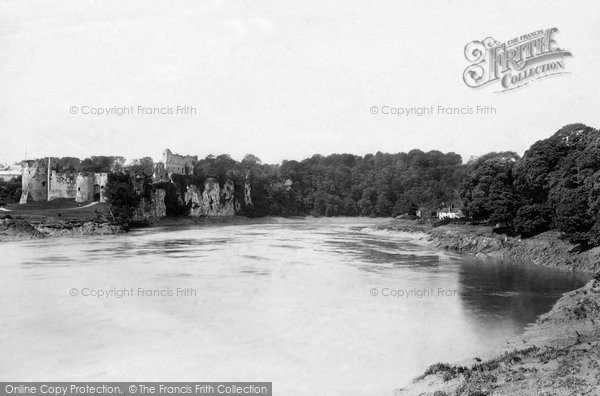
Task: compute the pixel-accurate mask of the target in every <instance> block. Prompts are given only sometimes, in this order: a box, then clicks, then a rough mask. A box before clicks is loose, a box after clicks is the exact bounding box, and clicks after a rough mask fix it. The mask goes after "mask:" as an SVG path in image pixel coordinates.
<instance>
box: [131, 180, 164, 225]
mask: <svg viewBox="0 0 600 396" xmlns="http://www.w3.org/2000/svg"><path fill="white" fill-rule="evenodd" d="M165 195H166V193H165V190H163V189H162V188H157V189H155V190H154V191H152V193H151V194H150V198H146V197H143V198H142V199H141V200H140V203H139V204H138V206H137V207H136V208H135V209H134V211H133V218H132V220H133V222H135V223H146V224H153V223H156V222H157V221H158V220H159V219H162V218H163V217H165V216H166V215H167V207H166V206H165Z"/></svg>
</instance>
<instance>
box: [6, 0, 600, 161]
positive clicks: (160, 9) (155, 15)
mask: <svg viewBox="0 0 600 396" xmlns="http://www.w3.org/2000/svg"><path fill="white" fill-rule="evenodd" d="M0 4H1V6H0V56H1V59H0V162H2V161H15V160H20V159H23V158H24V157H25V153H27V157H28V158H37V157H43V156H49V155H52V156H78V157H81V158H84V157H87V156H91V155H122V156H125V157H126V158H129V159H131V158H137V157H142V156H147V155H148V156H151V157H153V158H154V159H160V157H161V154H162V151H163V150H164V148H166V147H168V148H170V149H171V150H172V151H173V152H179V153H182V154H183V153H185V154H197V155H199V156H200V157H204V156H206V155H208V154H222V153H228V154H230V155H231V156H232V157H234V158H236V159H241V158H242V157H243V155H244V154H246V153H253V154H255V155H257V156H258V157H259V158H261V159H262V160H263V162H270V163H272V162H280V161H281V160H282V159H296V160H298V159H302V158H305V157H308V156H311V155H312V154H315V153H320V154H330V153H334V152H337V153H341V152H349V153H354V154H360V155H363V154H365V153H368V152H377V151H384V152H398V151H408V150H410V149H413V148H420V149H422V150H432V149H437V150H441V151H444V152H446V151H454V152H457V153H459V154H461V155H462V156H463V159H464V160H467V159H468V158H469V157H470V156H471V155H481V154H483V153H486V152H489V151H498V150H514V151H517V152H518V153H520V154H522V153H523V151H524V150H525V149H527V148H528V147H529V146H530V145H531V144H532V143H533V142H535V141H536V140H539V139H543V138H546V137H548V136H550V135H551V134H552V133H554V132H555V131H556V130H557V129H559V128H560V127H561V126H563V125H565V124H568V123H572V122H584V123H587V124H589V125H591V126H594V127H599V126H600V122H599V117H600V111H599V110H600V106H599V104H600V103H599V102H600V84H599V82H600V78H599V76H598V71H599V70H600V52H599V51H598V39H600V23H598V22H599V17H600V6H599V4H600V3H598V2H596V1H591V0H590V1H579V2H572V1H553V2H549V1H546V0H544V1H527V2H525V1H502V2H500V1H498V2H486V1H480V0H476V1H460V2H459V1H454V2H451V1H442V0H438V1H427V2H425V1H398V0H393V1H391V0H390V1H381V0H380V1H351V0H343V1H323V0H317V1H307V0H302V1H294V2H292V1H282V0H269V1H265V0H261V1H258V0H257V1H244V2H242V1H195V0H193V1H192V0H190V1H178V2H174V1H148V0H144V1H128V2H124V1H110V0H103V1H98V0H94V1H86V0H63V1H17V0H13V1H2V0H0ZM551 27H557V28H559V30H560V32H559V33H558V34H557V35H556V40H557V43H558V45H559V46H560V47H562V48H565V49H568V50H570V51H572V53H573V57H572V58H567V59H566V61H565V64H566V69H567V71H569V72H570V74H565V75H562V76H556V77H551V78H546V79H542V80H539V81H536V82H535V83H533V84H530V85H529V86H527V87H526V88H523V89H519V90H515V91H511V92H505V93H494V91H497V90H498V89H499V88H500V87H499V85H495V86H494V87H488V88H483V89H477V90H474V89H471V88H469V87H467V86H466V85H465V84H464V82H463V80H462V74H463V70H464V69H465V67H467V66H468V62H467V61H466V59H465V57H464V53H463V50H464V47H465V45H466V44H467V43H468V42H470V41H472V40H481V39H483V38H485V37H488V36H492V37H494V38H495V39H497V40H499V41H506V40H509V39H512V38H514V37H517V36H519V35H521V34H525V33H530V32H533V31H536V30H538V29H546V28H551ZM178 105H182V106H194V107H195V108H196V109H197V113H196V114H195V115H193V114H192V115H187V116H186V115H177V114H172V115H168V114H167V115H138V114H137V106H144V107H169V106H170V107H171V108H173V109H176V107H177V106H178ZM384 105H388V106H394V107H396V106H397V107H402V106H406V107H410V106H438V105H441V106H446V107H464V106H473V107H474V106H477V105H489V106H494V107H495V108H496V110H497V114H496V115H491V116H477V115H472V116H443V117H440V116H423V117H396V116H391V115H383V114H381V112H379V113H378V114H375V115H373V114H371V112H370V108H371V106H378V108H381V106H384ZM72 106H76V110H77V111H78V113H77V114H71V107H72ZM83 106H89V107H90V108H91V107H113V106H119V107H120V106H127V107H129V106H134V108H135V111H136V113H134V114H131V115H124V116H122V117H117V116H106V115H105V116H94V115H86V114H81V111H82V107H83Z"/></svg>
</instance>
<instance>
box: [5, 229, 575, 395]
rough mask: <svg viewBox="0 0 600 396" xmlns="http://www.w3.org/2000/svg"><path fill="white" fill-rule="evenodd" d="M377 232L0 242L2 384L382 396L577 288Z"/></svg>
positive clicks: (564, 277) (499, 341)
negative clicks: (216, 386)
mask: <svg viewBox="0 0 600 396" xmlns="http://www.w3.org/2000/svg"><path fill="white" fill-rule="evenodd" d="M381 221H383V220H378V219H361V218H351V219H344V218H339V219H299V220H283V219H271V220H270V221H263V222H258V223H255V224H244V225H212V226H203V227H198V226H195V227H189V226H186V227H157V228H147V229H141V230H135V231H132V232H130V233H128V234H124V235H112V236H103V237H93V238H83V239H77V238H62V239H47V240H34V241H24V242H4V243H0V262H1V264H0V307H1V311H2V313H1V316H0V356H1V357H2V358H1V359H0V380H1V381H27V380H29V381H32V380H35V381H51V380H54V381H58V380H62V381H269V382H271V381H272V382H273V389H274V394H276V395H285V396H294V395H302V396H304V395H346V396H349V395H350V396H352V395H356V396H358V395H360V396H366V395H369V396H372V395H382V396H384V395H392V394H393V391H394V389H395V388H397V387H399V386H401V385H402V384H405V383H406V382H407V381H410V380H411V379H412V378H414V377H415V376H416V375H419V374H421V373H422V372H423V370H424V369H425V368H426V367H427V366H428V365H430V364H432V363H435V362H439V361H442V362H444V361H448V362H453V361H459V360H463V359H468V358H472V357H473V356H478V355H479V354H485V353H489V352H491V351H494V350H497V349H498V348H500V347H502V346H503V345H505V344H506V340H507V339H509V338H511V337H513V336H516V335H518V334H520V333H521V332H523V330H524V328H525V326H526V325H527V324H528V323H531V322H532V321H534V320H535V317H536V316H537V315H539V314H541V313H543V312H545V311H547V310H549V309H550V307H551V306H552V304H553V303H554V302H555V301H556V300H557V299H558V298H559V296H560V295H561V294H562V293H564V292H565V291H567V290H572V289H574V288H577V287H579V286H581V285H582V284H583V283H584V282H585V279H583V278H582V277H579V276H576V275H568V274H558V273H554V272H551V271H547V270H542V269H537V268H528V267H526V266H516V265H511V264H507V263H501V262H499V263H482V262H477V261H475V260H474V259H471V258H466V257H464V256H459V255H456V254H453V253H449V252H446V251H441V250H437V249H434V248H432V247H429V246H428V245H427V243H425V242H424V241H423V240H420V239H418V238H417V236H416V235H411V234H402V233H386V232H371V231H370V229H368V228H367V227H368V226H369V225H372V224H375V223H379V222H381Z"/></svg>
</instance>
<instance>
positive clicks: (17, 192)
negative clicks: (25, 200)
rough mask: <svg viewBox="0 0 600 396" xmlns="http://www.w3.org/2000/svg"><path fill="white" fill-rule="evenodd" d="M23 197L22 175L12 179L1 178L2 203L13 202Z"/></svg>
mask: <svg viewBox="0 0 600 396" xmlns="http://www.w3.org/2000/svg"><path fill="white" fill-rule="evenodd" d="M20 199H21V176H19V177H13V178H12V179H10V180H2V179H0V204H11V203H15V202H19V200H20Z"/></svg>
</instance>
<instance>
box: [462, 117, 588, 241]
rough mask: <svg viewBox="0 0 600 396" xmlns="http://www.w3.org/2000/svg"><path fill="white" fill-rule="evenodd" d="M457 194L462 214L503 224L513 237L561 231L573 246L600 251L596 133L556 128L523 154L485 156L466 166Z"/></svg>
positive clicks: (579, 127) (573, 127)
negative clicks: (461, 205) (507, 227)
mask: <svg viewBox="0 0 600 396" xmlns="http://www.w3.org/2000/svg"><path fill="white" fill-rule="evenodd" d="M468 167H469V168H468V171H467V175H466V177H465V179H464V180H463V183H462V185H461V188H460V195H461V197H462V199H463V203H464V206H465V210H466V212H467V214H468V215H469V216H470V217H471V218H473V219H478V220H488V221H491V222H505V224H506V225H508V226H509V228H510V229H512V230H513V231H514V233H516V234H521V235H522V236H525V237H527V236H532V235H535V234H538V233H540V232H543V231H547V230H550V229H557V230H559V231H562V232H563V233H564V235H565V237H566V238H567V239H568V240H569V241H571V242H573V243H581V244H583V245H586V246H597V245H600V132H598V130H596V129H594V128H590V127H588V126H586V125H583V124H571V125H567V126H565V127H563V128H561V129H560V130H559V131H558V132H556V133H555V134H554V135H553V136H551V137H550V138H548V139H544V140H540V141H538V142H536V143H535V144H533V145H532V146H531V147H530V148H529V150H527V151H526V152H525V155H524V156H523V158H522V159H519V158H518V156H517V155H516V154H515V153H490V154H487V155H485V156H483V157H481V158H478V159H477V160H475V161H472V162H471V163H469V164H468Z"/></svg>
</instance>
